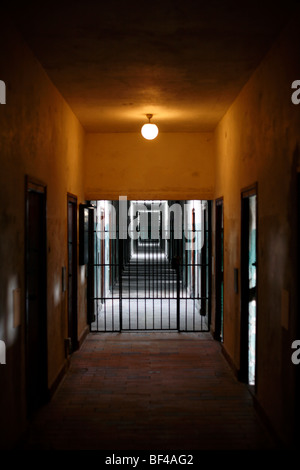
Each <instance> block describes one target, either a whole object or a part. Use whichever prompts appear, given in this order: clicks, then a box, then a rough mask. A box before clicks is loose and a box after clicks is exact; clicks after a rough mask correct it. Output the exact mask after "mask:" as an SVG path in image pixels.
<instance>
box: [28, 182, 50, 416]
mask: <svg viewBox="0 0 300 470" xmlns="http://www.w3.org/2000/svg"><path fill="white" fill-rule="evenodd" d="M25 251H26V252H25V283H26V307H25V311H26V319H25V334H26V339H25V347H26V395H27V412H28V415H32V414H33V413H34V412H35V411H37V410H38V408H39V407H40V406H41V405H42V404H43V403H45V402H46V400H47V395H48V393H47V392H48V383H47V382H48V377H47V375H48V373H47V287H46V286H47V281H46V272H47V256H46V188H45V186H43V185H42V184H39V183H35V182H33V181H31V180H29V179H28V178H27V180H26V250H25Z"/></svg>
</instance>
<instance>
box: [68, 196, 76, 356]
mask: <svg viewBox="0 0 300 470" xmlns="http://www.w3.org/2000/svg"><path fill="white" fill-rule="evenodd" d="M67 210H68V212H67V214H68V215H67V224H68V337H69V339H70V342H71V350H70V352H73V351H75V350H76V349H78V332H77V197H76V196H74V195H73V194H68V195H67Z"/></svg>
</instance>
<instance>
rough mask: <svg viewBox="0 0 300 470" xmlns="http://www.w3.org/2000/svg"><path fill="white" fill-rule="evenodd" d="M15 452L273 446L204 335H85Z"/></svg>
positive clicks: (240, 386) (243, 388)
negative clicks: (32, 450)
mask: <svg viewBox="0 0 300 470" xmlns="http://www.w3.org/2000/svg"><path fill="white" fill-rule="evenodd" d="M21 448H22V449H42V450H59V449H65V450H72V449H77V450H81V449H82V450H85V449H94V450H112V451H118V450H120V451H121V450H130V449H135V450H151V451H156V450H174V451H176V450H225V449H226V450H227V449H228V450H239V449H251V450H252V449H266V450H267V449H272V448H273V444H272V441H271V439H270V437H269V435H268V434H267V432H266V431H265V429H264V427H263V426H262V424H261V422H260V420H259V418H258V416H257V415H256V413H255V411H254V408H253V404H252V398H251V396H250V394H249V391H248V389H247V387H246V386H245V385H244V384H242V383H240V382H238V381H237V380H236V378H235V377H234V375H233V373H232V371H231V369H230V368H229V366H228V364H227V362H226V360H225V359H224V356H223V355H222V352H221V348H220V344H219V343H217V342H215V341H214V340H213V339H212V338H211V336H210V334H209V333H176V332H175V333H169V332H168V333H167V332H166V333H153V332H144V333H143V332H139V333H91V334H89V335H88V337H87V339H86V341H85V343H84V344H83V346H82V348H81V349H80V350H79V351H77V352H76V353H74V354H73V356H72V358H71V365H70V368H69V371H68V373H67V375H66V376H65V378H64V380H63V382H62V383H61V385H60V386H59V388H58V390H57V392H56V394H55V396H54V397H53V399H52V401H51V402H50V403H49V404H48V405H46V406H45V407H44V408H43V409H42V410H41V411H40V412H39V414H38V415H37V416H36V418H35V420H34V421H33V422H32V424H31V425H30V427H29V429H28V432H27V433H26V436H25V437H24V440H23V441H22V443H21Z"/></svg>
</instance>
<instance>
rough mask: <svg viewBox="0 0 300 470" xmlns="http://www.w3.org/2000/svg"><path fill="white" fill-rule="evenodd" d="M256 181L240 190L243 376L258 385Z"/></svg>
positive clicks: (241, 362)
mask: <svg viewBox="0 0 300 470" xmlns="http://www.w3.org/2000/svg"><path fill="white" fill-rule="evenodd" d="M256 287H257V185H255V186H252V187H251V188H248V189H245V190H243V191H242V194H241V355H240V379H241V380H242V381H244V382H246V383H248V384H249V385H252V386H255V385H256V380H255V379H256V330H257V327H256V318H257V288H256Z"/></svg>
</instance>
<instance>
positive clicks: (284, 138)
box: [214, 24, 300, 437]
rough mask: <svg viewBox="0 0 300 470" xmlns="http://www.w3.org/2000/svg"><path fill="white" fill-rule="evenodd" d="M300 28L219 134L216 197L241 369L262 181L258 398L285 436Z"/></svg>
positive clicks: (231, 341)
mask: <svg viewBox="0 0 300 470" xmlns="http://www.w3.org/2000/svg"><path fill="white" fill-rule="evenodd" d="M298 44H299V25H297V24H291V25H290V26H289V28H287V30H286V31H285V32H284V33H283V34H282V36H281V37H280V38H279V39H278V41H277V42H276V43H275V44H274V46H273V47H272V49H271V50H270V52H269V54H268V55H267V56H266V57H265V59H264V60H263V61H262V63H261V64H260V66H259V67H258V69H257V70H256V72H255V73H254V74H253V76H252V77H251V79H250V80H249V82H248V83H247V84H246V86H245V87H244V88H243V90H242V91H241V93H240V94H239V96H238V97H237V99H236V100H235V102H234V103H233V104H232V106H231V107H230V109H229V110H228V112H227V113H226V115H225V116H224V118H223V119H222V120H221V122H220V123H219V125H218V127H217V129H216V131H215V135H214V139H215V142H214V143H215V152H216V197H221V196H223V197H224V248H225V250H224V347H225V349H226V350H227V352H228V353H229V354H230V356H231V357H232V359H233V361H234V363H235V365H236V367H237V369H238V368H239V354H240V293H238V294H235V293H234V288H233V286H234V282H233V273H234V268H235V267H237V268H240V232H241V217H240V214H241V190H242V189H243V188H245V187H247V186H249V185H252V184H253V183H255V182H257V183H258V312H257V315H258V318H257V324H258V326H257V328H258V332H257V338H258V344H257V356H258V357H257V367H258V371H257V397H258V400H259V402H260V404H261V405H262V406H263V408H264V410H265V411H266V414H267V416H268V418H269V419H270V420H271V422H272V424H273V425H274V426H275V428H276V430H277V431H278V433H279V434H281V435H285V437H286V436H287V435H288V433H289V432H290V429H291V422H292V421H293V409H294V408H293V406H294V400H295V397H294V395H293V394H294V388H293V387H294V386H293V383H294V382H293V381H294V374H295V367H294V366H293V365H292V363H291V360H290V356H291V349H290V347H291V342H292V341H293V339H295V338H294V336H293V335H294V334H295V333H294V332H295V321H296V316H297V314H298V313H297V312H296V310H295V308H296V307H295V306H296V302H295V298H296V291H297V287H296V286H295V279H296V276H295V274H296V263H295V251H294V250H293V247H294V248H295V244H296V242H295V238H294V237H295V233H296V230H295V212H296V168H297V166H298V167H299V162H300V160H299V146H300V107H299V106H298V107H297V106H295V105H293V104H292V102H291V94H292V90H291V83H292V82H293V81H294V80H296V79H299V77H300V67H299V59H300V57H299V49H298ZM283 290H286V291H287V292H288V295H289V299H290V311H289V328H288V330H287V329H285V328H284V327H283V325H282V320H281V313H282V312H281V298H282V292H283Z"/></svg>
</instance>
